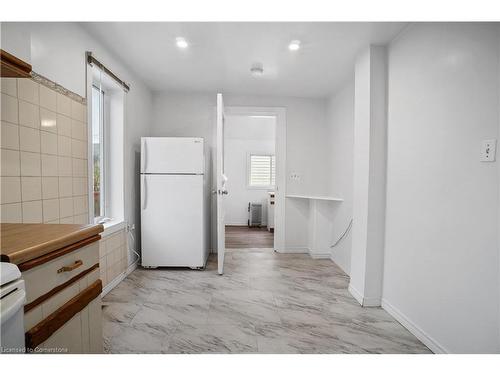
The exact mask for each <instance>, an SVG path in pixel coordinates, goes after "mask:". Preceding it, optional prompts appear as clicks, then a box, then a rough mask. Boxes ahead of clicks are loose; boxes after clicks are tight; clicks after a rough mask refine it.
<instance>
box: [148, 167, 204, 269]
mask: <svg viewBox="0 0 500 375" xmlns="http://www.w3.org/2000/svg"><path fill="white" fill-rule="evenodd" d="M204 219H205V214H204V206H203V176H202V175H141V235H142V236H141V251H142V265H143V266H145V267H203V266H204V265H205V260H206V259H204V258H205V256H204V255H205V254H206V251H205V249H204V246H205V243H204V235H205V234H204Z"/></svg>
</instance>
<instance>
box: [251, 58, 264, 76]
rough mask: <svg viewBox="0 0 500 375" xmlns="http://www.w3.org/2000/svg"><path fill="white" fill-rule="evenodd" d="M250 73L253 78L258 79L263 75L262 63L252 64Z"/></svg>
mask: <svg viewBox="0 0 500 375" xmlns="http://www.w3.org/2000/svg"><path fill="white" fill-rule="evenodd" d="M250 73H252V75H253V76H254V77H260V76H261V75H263V74H264V67H263V66H262V63H259V62H258V63H254V64H252V67H251V68H250Z"/></svg>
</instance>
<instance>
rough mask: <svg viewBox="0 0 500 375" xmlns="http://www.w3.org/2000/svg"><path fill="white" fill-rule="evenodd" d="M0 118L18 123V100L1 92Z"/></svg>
mask: <svg viewBox="0 0 500 375" xmlns="http://www.w3.org/2000/svg"><path fill="white" fill-rule="evenodd" d="M1 102H2V103H1V109H2V111H1V119H2V121H7V122H10V123H12V124H18V123H19V117H18V101H17V99H16V98H14V97H12V96H10V95H7V94H3V93H2V100H1Z"/></svg>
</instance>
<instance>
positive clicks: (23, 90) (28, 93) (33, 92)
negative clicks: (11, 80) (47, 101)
mask: <svg viewBox="0 0 500 375" xmlns="http://www.w3.org/2000/svg"><path fill="white" fill-rule="evenodd" d="M39 86H40V85H39V84H38V83H37V82H35V81H32V80H31V79H18V80H17V97H18V98H19V99H20V100H24V101H25V102H30V103H33V104H36V105H37V106H38V105H39V104H40V102H39V91H38V90H39Z"/></svg>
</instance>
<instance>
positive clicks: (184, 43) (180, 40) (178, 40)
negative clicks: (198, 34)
mask: <svg viewBox="0 0 500 375" xmlns="http://www.w3.org/2000/svg"><path fill="white" fill-rule="evenodd" d="M175 44H177V47H179V48H182V49H185V48H188V47H189V44H188V42H187V40H186V39H184V38H181V37H179V38H176V39H175Z"/></svg>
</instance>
